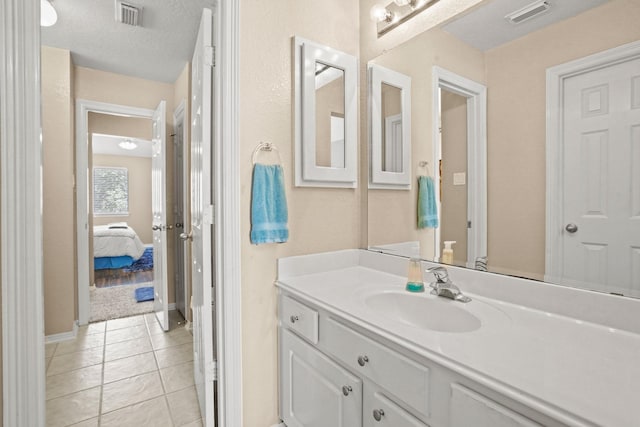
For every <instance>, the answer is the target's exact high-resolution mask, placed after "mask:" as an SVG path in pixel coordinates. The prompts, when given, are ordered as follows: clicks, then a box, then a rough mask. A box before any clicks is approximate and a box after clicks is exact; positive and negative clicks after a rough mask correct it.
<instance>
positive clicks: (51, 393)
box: [47, 365, 102, 400]
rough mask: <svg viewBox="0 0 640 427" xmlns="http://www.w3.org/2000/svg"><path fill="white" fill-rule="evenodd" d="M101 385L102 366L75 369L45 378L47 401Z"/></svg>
mask: <svg viewBox="0 0 640 427" xmlns="http://www.w3.org/2000/svg"><path fill="white" fill-rule="evenodd" d="M101 384H102V365H93V366H89V367H87V368H81V369H76V370H74V371H70V372H65V373H64V374H58V375H51V376H48V377H47V400H50V399H55V398H56V397H60V396H66V395H68V394H72V393H76V392H78V391H81V390H86V389H89V388H93V387H97V386H99V385H101Z"/></svg>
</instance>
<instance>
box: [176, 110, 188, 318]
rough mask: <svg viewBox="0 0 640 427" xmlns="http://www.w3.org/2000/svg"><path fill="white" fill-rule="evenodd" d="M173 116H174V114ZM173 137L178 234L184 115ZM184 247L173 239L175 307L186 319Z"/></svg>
mask: <svg viewBox="0 0 640 427" xmlns="http://www.w3.org/2000/svg"><path fill="white" fill-rule="evenodd" d="M174 117H175V116H174ZM173 129H174V139H173V177H174V179H173V201H174V205H173V220H174V227H175V231H176V234H180V233H182V232H183V229H184V203H183V199H184V182H183V181H184V172H183V170H184V169H183V168H184V159H183V157H184V155H183V153H184V151H183V147H184V141H183V140H182V139H183V138H182V137H183V129H184V116H181V117H180V118H179V121H178V122H177V123H174V128H173ZM185 252H186V251H185V247H184V243H183V242H182V240H180V239H175V240H174V256H173V259H174V261H173V265H174V283H175V295H176V296H175V299H176V309H177V310H178V311H179V312H180V314H182V317H184V318H185V319H188V318H189V317H188V316H187V310H186V289H185V288H186V280H185V274H184V265H185V262H184V261H185V259H184V256H185Z"/></svg>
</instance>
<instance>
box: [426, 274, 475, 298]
mask: <svg viewBox="0 0 640 427" xmlns="http://www.w3.org/2000/svg"><path fill="white" fill-rule="evenodd" d="M427 273H433V275H434V276H436V281H435V282H432V283H431V284H430V286H431V288H432V289H433V290H432V291H431V293H432V294H434V295H437V296H439V297H445V298H450V299H452V300H455V301H460V302H469V301H471V298H469V297H468V296H466V295H463V294H462V291H460V288H458V287H457V286H456V285H454V284H453V282H452V281H451V279H449V272H448V271H447V269H446V268H444V267H443V266H441V265H439V266H437V267H431V268H429V269H427Z"/></svg>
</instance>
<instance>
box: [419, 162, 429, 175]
mask: <svg viewBox="0 0 640 427" xmlns="http://www.w3.org/2000/svg"><path fill="white" fill-rule="evenodd" d="M418 167H419V168H425V169H426V170H427V175H429V162H427V161H426V160H420V161H419V162H418Z"/></svg>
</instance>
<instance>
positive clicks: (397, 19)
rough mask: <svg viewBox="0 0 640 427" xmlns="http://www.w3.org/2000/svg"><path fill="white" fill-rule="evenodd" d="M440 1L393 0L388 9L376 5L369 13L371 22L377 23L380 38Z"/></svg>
mask: <svg viewBox="0 0 640 427" xmlns="http://www.w3.org/2000/svg"><path fill="white" fill-rule="evenodd" d="M437 1H438V0H393V1H392V2H391V3H389V4H388V5H387V6H386V7H384V6H381V5H379V4H376V5H374V6H373V7H372V8H371V10H370V11H369V15H370V17H371V20H372V21H374V22H376V23H377V31H378V37H380V36H382V35H383V34H386V33H387V32H389V31H391V30H392V29H394V28H395V27H397V26H398V25H400V24H402V23H403V22H405V21H408V20H409V19H411V18H413V17H414V16H415V15H417V14H418V13H420V12H422V11H423V10H425V9H428V8H429V7H431V6H432V5H433V4H434V3H436V2H437Z"/></svg>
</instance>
